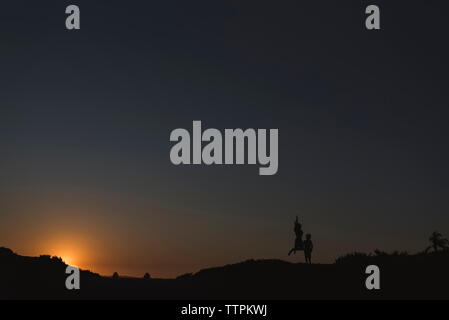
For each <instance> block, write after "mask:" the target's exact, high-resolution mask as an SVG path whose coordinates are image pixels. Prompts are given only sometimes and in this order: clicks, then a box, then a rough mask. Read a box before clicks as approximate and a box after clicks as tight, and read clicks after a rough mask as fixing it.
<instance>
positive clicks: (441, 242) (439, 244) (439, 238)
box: [425, 231, 449, 252]
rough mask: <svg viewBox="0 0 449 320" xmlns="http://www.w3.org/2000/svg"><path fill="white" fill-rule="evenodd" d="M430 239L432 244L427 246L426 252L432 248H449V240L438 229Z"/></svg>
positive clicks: (436, 249)
mask: <svg viewBox="0 0 449 320" xmlns="http://www.w3.org/2000/svg"><path fill="white" fill-rule="evenodd" d="M429 241H430V243H431V245H430V246H428V247H427V249H426V251H425V252H428V251H429V250H430V249H432V248H433V250H434V251H438V248H441V249H442V250H447V249H449V240H447V239H445V238H443V235H442V234H441V233H439V232H437V231H435V232H433V233H432V235H431V236H430V238H429Z"/></svg>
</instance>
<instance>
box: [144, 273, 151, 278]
mask: <svg viewBox="0 0 449 320" xmlns="http://www.w3.org/2000/svg"><path fill="white" fill-rule="evenodd" d="M143 278H144V279H151V276H150V274H149V273H148V272H147V273H145V275H144V276H143Z"/></svg>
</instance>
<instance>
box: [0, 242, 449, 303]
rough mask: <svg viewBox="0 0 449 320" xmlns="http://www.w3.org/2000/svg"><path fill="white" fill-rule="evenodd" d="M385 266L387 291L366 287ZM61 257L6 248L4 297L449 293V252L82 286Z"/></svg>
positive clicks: (238, 267) (1, 265) (260, 263)
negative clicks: (71, 283) (374, 269)
mask: <svg viewBox="0 0 449 320" xmlns="http://www.w3.org/2000/svg"><path fill="white" fill-rule="evenodd" d="M370 264H375V265H377V266H379V268H380V270H381V290H380V291H368V290H367V289H366V288H365V279H366V277H367V275H366V274H365V269H366V266H368V265H370ZM65 268H66V264H65V263H64V262H63V261H62V260H61V259H59V258H56V257H49V256H41V257H22V256H19V255H16V254H14V253H13V252H12V251H11V250H9V249H5V248H1V249H0V283H1V284H2V285H1V286H0V298H38V299H46V298H56V299H98V298H103V299H108V298H110V299H133V298H134V299H315V298H321V299H381V298H382V299H389V298H401V299H404V298H412V299H413V298H424V299H432V298H433V299H435V298H436V299H441V298H445V299H447V298H449V293H448V289H447V288H448V287H449V275H448V271H447V270H449V251H444V252H442V251H441V252H435V253H428V254H417V255H408V254H399V253H396V254H386V253H382V252H377V254H375V255H366V254H360V253H358V254H357V253H355V254H349V255H347V256H344V257H341V258H339V259H337V261H336V263H335V264H327V265H324V264H312V265H307V264H302V263H289V262H285V261H280V260H248V261H245V262H242V263H237V264H232V265H226V266H222V267H216V268H208V269H204V270H201V271H199V272H197V273H195V274H185V275H182V276H180V277H178V278H176V279H143V278H142V279H137V278H118V279H113V278H111V277H101V276H99V275H97V274H94V273H91V272H89V271H83V272H82V274H81V290H79V291H68V290H67V289H66V288H65V279H66V276H67V275H66V274H65Z"/></svg>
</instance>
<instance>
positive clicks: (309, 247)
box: [304, 233, 313, 264]
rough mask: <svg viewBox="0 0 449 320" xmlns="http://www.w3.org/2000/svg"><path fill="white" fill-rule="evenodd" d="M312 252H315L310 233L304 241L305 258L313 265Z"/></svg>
mask: <svg viewBox="0 0 449 320" xmlns="http://www.w3.org/2000/svg"><path fill="white" fill-rule="evenodd" d="M312 251H313V243H312V235H311V234H310V233H308V234H307V235H306V240H305V241H304V257H305V258H306V263H309V264H311V263H312Z"/></svg>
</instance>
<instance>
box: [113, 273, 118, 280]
mask: <svg viewBox="0 0 449 320" xmlns="http://www.w3.org/2000/svg"><path fill="white" fill-rule="evenodd" d="M118 278H119V276H118V273H117V272H114V274H113V275H112V279H114V280H117V279H118Z"/></svg>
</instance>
